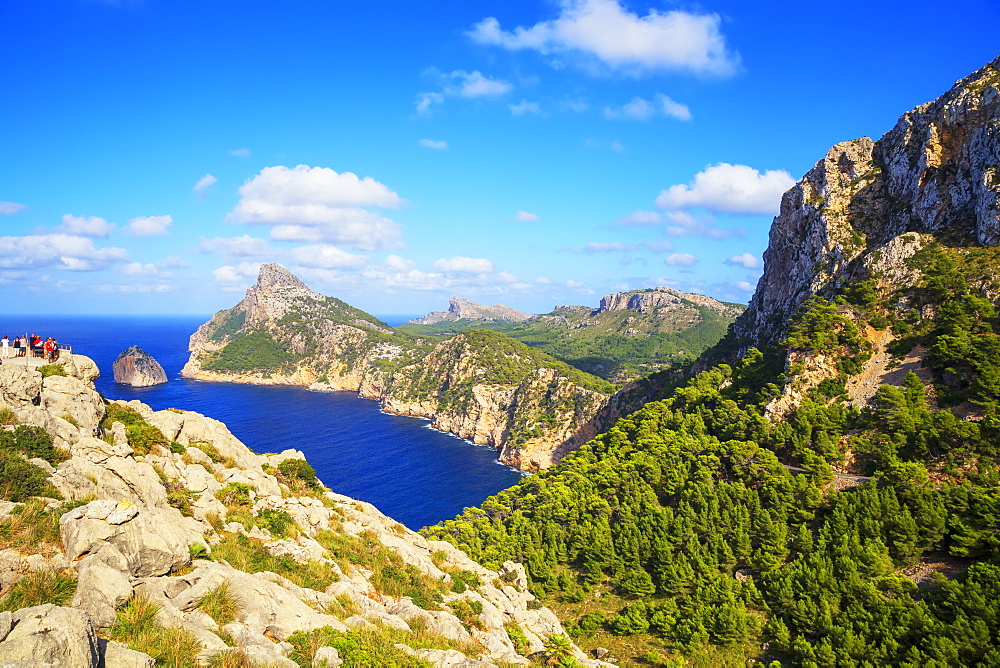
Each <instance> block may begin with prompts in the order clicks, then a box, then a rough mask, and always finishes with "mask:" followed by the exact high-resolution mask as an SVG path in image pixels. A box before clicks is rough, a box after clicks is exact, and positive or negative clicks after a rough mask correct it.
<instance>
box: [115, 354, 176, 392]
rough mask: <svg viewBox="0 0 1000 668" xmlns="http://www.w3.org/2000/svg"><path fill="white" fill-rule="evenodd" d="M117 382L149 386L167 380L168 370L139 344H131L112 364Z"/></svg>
mask: <svg viewBox="0 0 1000 668" xmlns="http://www.w3.org/2000/svg"><path fill="white" fill-rule="evenodd" d="M111 372H112V374H114V378H115V382H116V383H122V384H125V385H131V386H133V387H148V386H150V385H161V384H163V383H165V382H167V372H166V371H164V370H163V367H162V366H160V363H159V362H157V361H156V360H155V359H154V358H153V356H152V355H150V354H149V353H147V352H146V351H145V350H143V349H142V348H140V347H139V346H129V347H128V348H126V349H125V350H123V351H122V352H121V353H120V354H119V355H118V357H116V358H115V361H114V363H113V364H112V365H111Z"/></svg>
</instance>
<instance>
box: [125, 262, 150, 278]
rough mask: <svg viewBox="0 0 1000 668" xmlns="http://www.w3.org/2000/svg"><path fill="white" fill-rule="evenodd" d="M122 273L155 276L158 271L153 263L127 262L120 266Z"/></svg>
mask: <svg viewBox="0 0 1000 668" xmlns="http://www.w3.org/2000/svg"><path fill="white" fill-rule="evenodd" d="M122 273H123V274H125V275H126V276H141V275H143V274H145V275H148V276H155V275H156V274H157V273H158V270H157V268H156V265H155V264H143V263H141V262H129V263H128V264H126V265H125V266H124V267H122Z"/></svg>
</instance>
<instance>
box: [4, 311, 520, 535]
mask: <svg viewBox="0 0 1000 668" xmlns="http://www.w3.org/2000/svg"><path fill="white" fill-rule="evenodd" d="M207 319H208V318H207V317H206V316H141V317H139V316H136V317H123V316H18V315H14V316H4V317H3V318H2V319H0V336H2V335H3V334H7V335H8V336H11V337H13V336H15V335H17V334H24V333H31V334H38V335H39V336H41V337H43V338H44V337H47V336H54V337H56V339H57V340H58V341H59V342H60V343H67V344H70V345H72V346H73V351H74V352H76V353H79V354H82V355H87V356H88V357H90V358H92V359H93V360H94V361H95V362H96V363H97V365H98V367H100V369H101V377H100V378H98V379H97V381H96V382H95V385H96V387H97V389H98V391H99V392H101V394H103V395H104V396H105V397H107V398H109V399H127V400H131V399H138V400H140V401H142V402H144V403H146V404H149V405H150V406H152V407H153V408H154V409H155V410H163V409H165V408H182V409H185V410H192V411H196V412H198V413H202V414H204V415H207V416H209V417H213V418H215V419H217V420H221V421H222V422H225V423H226V425H227V426H228V427H229V429H230V430H231V431H232V432H233V434H235V435H236V437H237V438H239V439H240V440H241V441H243V442H244V443H246V444H247V445H248V446H249V447H250V448H251V449H253V450H254V451H256V452H280V451H281V450H285V449H287V448H294V449H296V450H301V451H302V452H304V453H305V455H306V457H307V458H308V459H309V462H310V463H311V464H312V465H313V466H314V467H315V468H316V473H317V475H318V476H319V477H320V479H321V480H322V481H323V482H324V483H325V484H326V485H327V486H328V487H329V488H331V489H333V490H334V491H336V492H338V493H340V494H346V495H348V496H351V497H354V498H357V499H361V500H363V501H368V502H370V503H373V504H375V506H376V507H378V509H379V510H381V511H382V512H384V513H385V514H387V515H389V516H390V517H392V518H394V519H396V520H397V521H399V522H402V523H403V524H405V525H406V526H408V527H410V528H411V529H419V528H420V527H422V526H426V525H430V524H434V523H435V522H439V521H441V520H444V519H448V518H451V517H454V516H455V515H457V514H458V513H460V512H461V511H462V509H463V508H465V507H467V506H474V505H479V504H480V503H482V501H483V500H484V499H485V498H486V497H487V496H489V495H491V494H495V493H496V492H499V491H500V490H502V489H505V488H507V487H510V486H511V485H513V484H515V483H516V482H517V481H518V480H520V478H521V474H520V473H519V472H517V471H515V470H513V469H510V468H508V467H506V466H503V465H501V464H500V463H499V462H497V460H496V453H495V451H493V450H492V449H490V448H484V447H480V446H476V445H473V444H471V443H468V442H467V441H463V440H461V439H459V438H456V437H454V436H451V435H449V434H443V433H441V432H438V431H435V430H433V429H430V428H429V426H428V422H427V421H425V420H420V419H417V418H411V417H404V416H398V415H387V414H385V413H382V412H381V411H380V410H379V406H378V404H377V403H376V402H375V401H372V400H369V399H361V398H360V397H358V396H357V394H355V393H353V392H309V391H308V390H306V389H304V388H300V387H288V386H261V385H241V384H236V383H207V382H202V381H195V380H186V379H183V378H180V377H179V375H178V374H179V373H180V370H181V367H183V366H184V363H185V362H186V361H187V357H188V353H187V341H188V337H189V336H190V335H191V333H192V332H194V330H195V329H196V328H197V327H198V325H200V324H201V323H203V322H205V321H206V320H207ZM394 320H395V319H388V318H387V321H388V322H389V323H390V324H399V323H398V322H394ZM401 321H402V322H405V320H401ZM130 345H138V346H139V347H141V348H142V349H143V350H145V351H146V352H147V353H149V354H150V355H152V356H153V357H154V358H156V360H157V361H158V362H159V363H160V364H162V365H163V368H164V370H165V371H166V372H167V378H168V379H169V382H167V383H166V384H165V385H157V386H154V387H147V388H133V387H129V386H127V385H119V384H117V383H115V382H114V378H113V377H112V373H111V364H112V363H113V362H114V360H115V358H116V357H117V356H118V354H119V353H120V352H121V351H123V350H125V349H126V348H127V347H129V346H130ZM9 363H15V364H16V361H14V360H11V361H10V362H9Z"/></svg>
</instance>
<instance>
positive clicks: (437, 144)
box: [417, 139, 448, 151]
mask: <svg viewBox="0 0 1000 668" xmlns="http://www.w3.org/2000/svg"><path fill="white" fill-rule="evenodd" d="M417 143H418V144H419V145H421V146H423V147H424V148H430V149H434V150H435V151H446V150H448V142H446V141H444V140H440V141H439V140H436V139H421V140H420V141H418V142H417Z"/></svg>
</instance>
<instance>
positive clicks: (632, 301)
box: [557, 287, 743, 317]
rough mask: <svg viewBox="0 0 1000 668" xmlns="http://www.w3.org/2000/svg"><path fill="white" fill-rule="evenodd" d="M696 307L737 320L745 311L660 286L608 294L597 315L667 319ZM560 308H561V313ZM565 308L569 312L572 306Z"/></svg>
mask: <svg viewBox="0 0 1000 668" xmlns="http://www.w3.org/2000/svg"><path fill="white" fill-rule="evenodd" d="M692 305H696V306H701V307H704V308H707V309H711V310H713V311H716V312H718V313H720V314H722V315H724V316H730V317H736V316H737V315H739V314H740V313H741V312H742V311H743V308H742V306H740V305H738V304H726V303H723V302H720V301H719V300H717V299H712V298H711V297H706V296H704V295H697V294H692V293H688V292H681V291H680V290H675V289H673V288H664V287H659V288H650V289H648V290H632V291H629V292H616V293H614V294H610V295H605V296H604V297H602V298H601V305H600V306H599V307H598V309H597V311H596V312H595V313H594V315H598V314H600V313H607V312H609V311H624V310H628V311H635V312H637V313H651V314H655V315H657V316H660V317H667V316H670V315H673V314H675V313H677V312H679V311H683V310H684V309H690V307H691V306H692ZM559 308H560V307H557V310H558V309H559ZM561 308H563V309H564V310H565V309H568V308H571V307H561Z"/></svg>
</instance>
